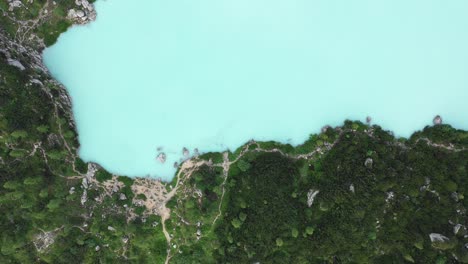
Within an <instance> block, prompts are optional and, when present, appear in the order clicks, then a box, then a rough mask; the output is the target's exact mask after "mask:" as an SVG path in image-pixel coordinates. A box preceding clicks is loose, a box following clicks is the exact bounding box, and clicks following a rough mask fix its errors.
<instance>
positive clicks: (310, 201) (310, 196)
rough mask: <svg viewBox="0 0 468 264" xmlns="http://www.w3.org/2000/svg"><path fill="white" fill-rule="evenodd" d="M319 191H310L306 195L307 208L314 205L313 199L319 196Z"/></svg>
mask: <svg viewBox="0 0 468 264" xmlns="http://www.w3.org/2000/svg"><path fill="white" fill-rule="evenodd" d="M319 192H320V191H319V190H313V189H310V190H309V192H308V193H307V206H308V207H311V206H312V204H313V203H314V200H315V197H316V196H317V194H319Z"/></svg>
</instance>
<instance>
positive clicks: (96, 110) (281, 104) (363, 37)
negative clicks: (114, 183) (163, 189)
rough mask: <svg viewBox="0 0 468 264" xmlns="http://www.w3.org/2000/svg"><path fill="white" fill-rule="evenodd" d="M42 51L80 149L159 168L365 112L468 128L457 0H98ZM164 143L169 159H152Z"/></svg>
mask: <svg viewBox="0 0 468 264" xmlns="http://www.w3.org/2000/svg"><path fill="white" fill-rule="evenodd" d="M96 10H97V13H98V17H97V20H96V21H95V22H93V23H90V24H88V25H85V26H74V27H72V28H71V29H69V30H68V31H67V32H66V33H64V34H62V35H61V36H60V38H59V40H58V42H57V43H56V44H55V45H53V46H52V47H50V48H47V49H46V50H45V51H44V54H43V56H44V62H45V64H46V66H47V67H48V68H49V70H50V71H51V73H52V74H53V76H54V77H55V78H56V79H57V80H59V81H60V82H61V83H63V84H64V85H65V86H66V88H67V90H68V92H69V93H70V95H71V97H72V101H73V113H74V117H75V120H76V123H77V129H78V134H79V141H80V144H81V147H80V150H79V155H80V157H81V158H82V159H84V160H85V161H93V162H97V163H99V164H100V165H102V166H103V167H104V168H106V169H107V170H109V171H110V172H113V173H116V174H119V175H127V176H131V177H134V176H147V175H150V176H151V177H158V178H159V177H160V178H163V179H165V180H170V179H171V178H172V177H173V176H174V173H175V168H174V167H173V163H174V162H176V161H180V159H181V158H183V153H182V149H183V148H184V147H185V148H187V149H188V150H189V151H190V152H191V153H193V151H194V149H195V148H198V149H199V150H200V152H209V151H223V150H226V149H230V150H234V149H236V148H237V147H239V146H241V145H242V144H243V143H245V142H246V141H248V140H250V139H256V140H276V141H280V142H284V143H291V144H300V143H301V142H303V141H304V140H306V139H307V138H308V135H309V134H310V133H316V132H319V131H320V128H321V127H323V126H324V125H333V126H336V125H340V124H342V123H343V121H344V120H345V119H347V118H348V119H357V120H365V118H366V116H368V115H369V116H371V117H372V118H373V120H374V122H375V123H377V124H379V125H381V126H382V127H383V128H385V129H388V130H392V131H394V132H395V134H396V135H398V136H409V135H410V134H411V133H412V132H414V131H415V130H418V129H422V128H423V127H424V126H425V125H428V124H431V123H432V118H433V117H434V116H435V115H437V114H440V115H441V116H442V117H443V118H444V122H445V123H450V124H452V125H453V126H455V127H457V128H463V129H468V31H467V29H468V16H467V15H466V14H468V1H464V0H453V1H443V0H440V1H435V0H434V1H428V0H410V1H408V0H392V1H383V0H356V1H338V0H273V1H272V0H269V1H267V0H170V1H169V0H133V1H130V2H129V1H126V0H107V1H102V0H99V1H97V3H96ZM159 152H164V153H165V154H166V157H167V161H166V162H165V163H164V164H162V163H161V162H159V161H157V160H156V157H157V155H158V153H159Z"/></svg>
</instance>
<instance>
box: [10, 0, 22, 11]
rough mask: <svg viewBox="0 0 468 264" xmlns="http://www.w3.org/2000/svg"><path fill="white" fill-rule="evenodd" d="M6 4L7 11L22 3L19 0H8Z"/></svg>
mask: <svg viewBox="0 0 468 264" xmlns="http://www.w3.org/2000/svg"><path fill="white" fill-rule="evenodd" d="M8 4H9V7H8V11H13V10H14V9H15V8H17V7H20V6H21V5H22V3H21V1H20V0H10V1H9V3H8Z"/></svg>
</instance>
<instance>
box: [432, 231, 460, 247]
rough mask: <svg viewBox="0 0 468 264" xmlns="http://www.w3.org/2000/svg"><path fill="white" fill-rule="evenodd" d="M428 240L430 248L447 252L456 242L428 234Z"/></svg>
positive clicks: (440, 235) (434, 234) (441, 236)
mask: <svg viewBox="0 0 468 264" xmlns="http://www.w3.org/2000/svg"><path fill="white" fill-rule="evenodd" d="M429 238H430V239H431V244H432V247H434V248H436V249H440V250H447V249H451V248H454V247H455V245H456V241H452V240H450V238H448V237H446V236H444V235H442V234H438V233H431V234H429Z"/></svg>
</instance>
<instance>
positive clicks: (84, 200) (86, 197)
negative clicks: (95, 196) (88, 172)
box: [81, 189, 88, 205]
mask: <svg viewBox="0 0 468 264" xmlns="http://www.w3.org/2000/svg"><path fill="white" fill-rule="evenodd" d="M87 200H88V192H86V189H85V190H84V191H83V195H81V205H84V204H85V203H86V201H87Z"/></svg>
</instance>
